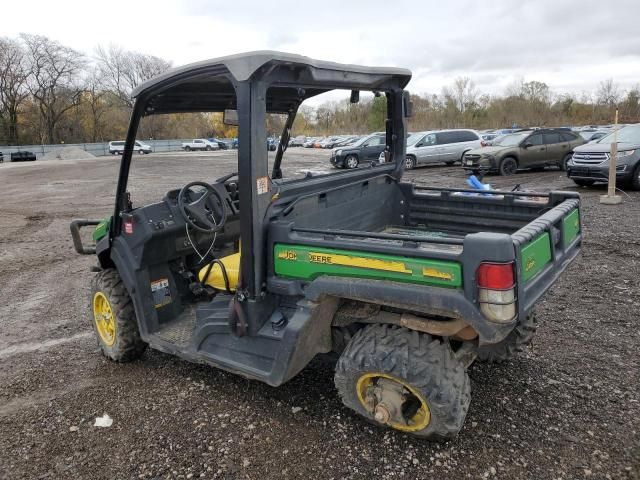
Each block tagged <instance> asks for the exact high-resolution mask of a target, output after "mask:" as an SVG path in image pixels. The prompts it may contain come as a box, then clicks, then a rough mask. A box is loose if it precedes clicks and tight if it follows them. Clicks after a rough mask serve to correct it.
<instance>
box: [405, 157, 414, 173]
mask: <svg viewBox="0 0 640 480" xmlns="http://www.w3.org/2000/svg"><path fill="white" fill-rule="evenodd" d="M415 167H416V159H415V158H414V157H412V156H408V157H407V158H405V159H404V169H405V170H412V169H414V168H415Z"/></svg>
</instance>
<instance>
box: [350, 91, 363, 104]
mask: <svg viewBox="0 0 640 480" xmlns="http://www.w3.org/2000/svg"><path fill="white" fill-rule="evenodd" d="M349 101H350V102H351V103H358V102H359V101H360V90H351V98H350V99H349Z"/></svg>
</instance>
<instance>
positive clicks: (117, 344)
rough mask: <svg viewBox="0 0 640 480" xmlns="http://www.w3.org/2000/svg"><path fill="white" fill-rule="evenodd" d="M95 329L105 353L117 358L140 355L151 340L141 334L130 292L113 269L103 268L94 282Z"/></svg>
mask: <svg viewBox="0 0 640 480" xmlns="http://www.w3.org/2000/svg"><path fill="white" fill-rule="evenodd" d="M90 308H91V312H92V314H93V322H92V323H93V329H94V331H95V333H96V337H97V340H98V345H99V346H100V349H101V350H102V353H103V354H104V355H105V356H106V357H108V358H110V359H111V360H114V361H116V362H130V361H131V360H135V359H136V358H138V357H140V355H142V353H143V352H144V351H145V349H146V348H147V344H146V343H144V342H143V341H142V339H141V338H140V332H139V331H138V322H137V320H136V313H135V311H134V309H133V303H132V301H131V297H130V296H129V292H128V291H127V289H126V287H125V286H124V283H123V282H122V279H121V278H120V275H118V272H116V271H115V270H113V269H107V270H103V271H101V272H100V273H98V274H97V275H96V276H95V277H94V278H93V280H92V282H91V298H90Z"/></svg>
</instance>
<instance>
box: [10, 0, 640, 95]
mask: <svg viewBox="0 0 640 480" xmlns="http://www.w3.org/2000/svg"><path fill="white" fill-rule="evenodd" d="M638 19H640V0H607V1H602V0H597V1H592V0H580V1H568V0H535V1H533V0H530V1H524V2H523V1H516V0H491V1H490V2H489V1H482V0H476V1H473V0H440V1H430V0H422V1H405V0H395V1H388V0H387V1H379V0H368V1H358V0H352V1H347V0H341V1H334V0H323V1H321V2H317V3H311V2H301V1H297V2H292V1H277V2H275V1H274V2H268V1H264V0H251V1H249V0H227V1H224V2H221V1H206V0H182V1H173V0H170V1H166V0H110V1H109V2H95V1H87V0H81V1H80V0H45V1H34V0H21V1H17V2H16V1H6V2H3V6H2V8H1V9H0V25H1V27H0V35H3V36H10V37H14V36H17V35H18V34H19V33H20V32H25V33H32V34H39V35H45V36H48V37H50V38H52V39H54V40H57V41H59V42H61V43H63V44H65V45H67V46H70V47H72V48H75V49H77V50H79V51H82V52H84V53H86V54H87V55H89V56H91V55H92V54H93V52H94V50H95V47H96V46H97V45H104V46H108V45H109V44H114V45H118V46H121V47H124V48H126V49H130V50H137V51H141V52H144V53H148V54H152V55H156V56H158V57H162V58H164V59H167V60H169V61H171V62H172V63H173V65H174V66H178V65H183V64H185V63H189V62H194V61H198V60H203V59H206V58H214V57H218V56H222V55H228V54H233V53H239V52H244V51H251V50H263V49H272V50H280V51H285V52H291V53H298V54H302V55H307V56H310V57H313V58H318V59H322V60H331V61H336V62H343V63H353V64H363V65H371V66H398V67H405V68H409V69H410V70H412V72H413V79H412V81H411V83H410V84H409V86H408V87H407V88H408V90H410V91H411V92H412V93H418V94H424V93H440V92H441V90H442V87H444V86H447V85H450V84H451V83H452V82H453V80H454V79H455V78H456V77H461V76H463V77H469V78H470V79H471V80H472V81H473V82H474V83H475V85H476V87H477V89H478V90H479V91H480V92H482V93H489V94H500V93H503V92H504V90H505V88H506V87H507V86H508V85H510V84H512V83H513V82H514V81H517V80H520V79H524V80H525V81H530V80H538V81H543V82H545V83H547V84H548V85H549V86H550V87H551V89H552V91H553V92H555V93H558V94H561V93H575V94H578V95H581V94H583V93H594V92H595V91H596V89H597V87H598V85H599V83H600V82H601V81H603V80H605V79H608V78H611V79H613V80H614V82H615V83H617V84H618V85H619V87H620V89H621V90H625V89H629V88H631V87H633V86H634V85H636V84H639V83H640V28H638V27H639V24H638Z"/></svg>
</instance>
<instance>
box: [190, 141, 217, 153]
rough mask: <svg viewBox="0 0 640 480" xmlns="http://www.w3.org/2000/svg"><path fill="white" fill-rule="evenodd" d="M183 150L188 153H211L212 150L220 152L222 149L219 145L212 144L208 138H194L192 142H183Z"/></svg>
mask: <svg viewBox="0 0 640 480" xmlns="http://www.w3.org/2000/svg"><path fill="white" fill-rule="evenodd" d="M182 149H183V150H184V151H186V152H190V151H191V150H200V151H202V150H206V151H208V152H209V151H211V150H220V147H219V146H218V144H217V143H214V142H210V141H209V140H207V139H206V138H194V139H193V140H192V141H190V142H183V143H182Z"/></svg>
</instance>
